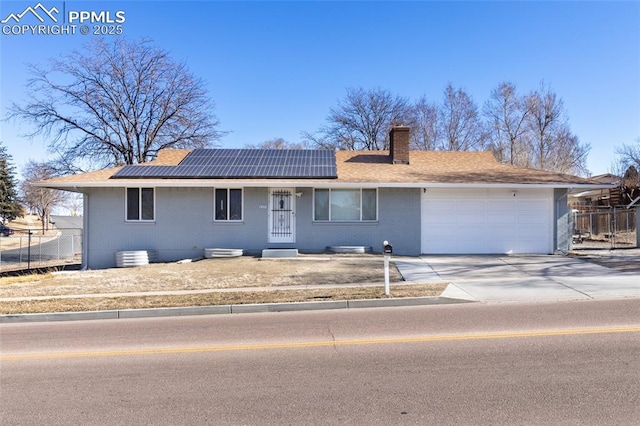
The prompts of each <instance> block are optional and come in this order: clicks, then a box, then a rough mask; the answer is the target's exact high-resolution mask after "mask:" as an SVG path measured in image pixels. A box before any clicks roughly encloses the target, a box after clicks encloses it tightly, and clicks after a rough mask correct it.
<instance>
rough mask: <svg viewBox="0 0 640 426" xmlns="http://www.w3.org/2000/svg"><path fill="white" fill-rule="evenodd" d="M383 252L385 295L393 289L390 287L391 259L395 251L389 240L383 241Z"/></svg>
mask: <svg viewBox="0 0 640 426" xmlns="http://www.w3.org/2000/svg"><path fill="white" fill-rule="evenodd" d="M382 252H383V253H384V294H385V296H389V295H390V294H391V291H390V289H389V260H390V259H391V253H392V252H393V248H392V247H391V244H389V241H384V242H383V243H382Z"/></svg>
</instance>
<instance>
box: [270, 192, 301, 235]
mask: <svg viewBox="0 0 640 426" xmlns="http://www.w3.org/2000/svg"><path fill="white" fill-rule="evenodd" d="M293 191H294V189H293V188H271V190H270V191H269V242H270V243H294V242H295V241H296V208H295V207H296V199H295V198H296V197H295V193H294V192H293Z"/></svg>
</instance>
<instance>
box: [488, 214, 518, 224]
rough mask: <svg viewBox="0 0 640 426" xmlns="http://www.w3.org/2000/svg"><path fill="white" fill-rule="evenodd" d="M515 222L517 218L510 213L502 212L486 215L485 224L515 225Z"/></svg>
mask: <svg viewBox="0 0 640 426" xmlns="http://www.w3.org/2000/svg"><path fill="white" fill-rule="evenodd" d="M517 223H518V218H517V217H515V216H514V215H512V214H511V215H510V214H506V213H502V214H488V215H487V225H515V224H517Z"/></svg>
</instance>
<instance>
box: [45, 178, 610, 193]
mask: <svg viewBox="0 0 640 426" xmlns="http://www.w3.org/2000/svg"><path fill="white" fill-rule="evenodd" d="M34 185H36V186H40V187H45V188H51V189H59V190H63V191H73V192H85V190H86V189H92V188H125V187H153V188H212V187H220V186H224V187H227V188H246V187H254V188H278V187H280V188H286V187H292V186H293V187H300V188H309V187H311V188H354V187H357V188H451V189H456V188H458V189H465V188H467V189H474V188H478V189H479V188H496V189H500V188H505V189H525V188H529V189H540V188H554V189H555V188H557V189H567V190H569V191H589V190H594V189H607V188H612V187H614V186H612V185H605V184H599V185H596V184H572V183H566V182H555V183H503V182H500V183H491V182H484V183H440V182H344V181H335V180H316V179H295V180H280V179H277V180H276V179H272V180H256V181H254V180H244V179H189V180H185V179H178V180H175V179H117V180H116V179H114V180H109V181H103V182H73V183H71V182H69V183H67V182H50V183H48V182H46V181H43V182H37V183H35V184H34Z"/></svg>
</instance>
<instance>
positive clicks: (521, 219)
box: [421, 190, 552, 254]
mask: <svg viewBox="0 0 640 426" xmlns="http://www.w3.org/2000/svg"><path fill="white" fill-rule="evenodd" d="M463 192H464V193H463ZM479 193H486V194H485V195H487V198H486V199H484V198H478V199H461V198H464V196H467V197H468V196H469V195H470V194H471V192H469V190H465V191H461V192H460V191H459V192H456V191H455V190H451V191H447V192H446V193H445V192H443V191H438V192H437V193H435V194H434V193H433V192H431V191H428V192H427V193H425V194H423V196H422V230H421V237H422V251H423V252H424V253H432V254H438V253H442V254H455V253H460V254H466V253H468V254H492V253H514V254H516V253H549V251H550V250H551V238H552V237H551V234H552V227H551V225H552V219H551V216H552V210H551V200H552V196H551V193H550V191H541V190H531V191H527V190H519V192H518V193H517V198H511V197H513V192H512V191H505V190H482V191H479ZM435 197H437V198H435ZM500 197H504V198H500ZM506 197H509V198H506Z"/></svg>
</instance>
